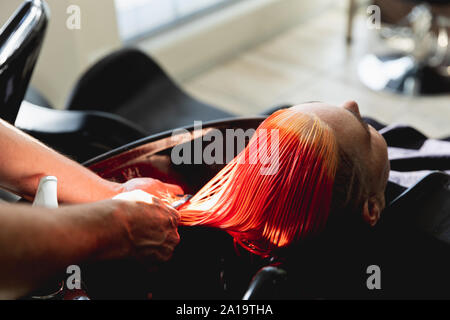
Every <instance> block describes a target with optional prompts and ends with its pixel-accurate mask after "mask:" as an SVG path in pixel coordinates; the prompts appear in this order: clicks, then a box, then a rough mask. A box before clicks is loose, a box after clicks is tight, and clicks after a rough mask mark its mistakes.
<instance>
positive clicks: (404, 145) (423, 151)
mask: <svg viewBox="0 0 450 320" xmlns="http://www.w3.org/2000/svg"><path fill="white" fill-rule="evenodd" d="M364 120H365V121H366V122H367V123H369V124H370V125H372V126H373V127H374V128H375V129H377V130H378V132H380V133H381V134H382V135H383V137H384V139H385V140H386V142H387V145H388V154H389V160H390V163H391V172H390V175H389V183H388V186H387V189H386V200H387V203H389V202H390V200H393V199H394V198H395V197H396V196H398V195H399V194H400V193H401V192H403V191H404V190H406V189H407V188H409V187H411V186H413V185H414V184H415V183H416V182H418V181H419V180H420V179H421V178H423V177H424V176H426V175H427V174H429V173H430V172H431V171H434V170H441V171H444V172H447V173H449V174H450V137H447V138H442V139H430V138H428V137H427V136H426V135H424V134H423V133H421V132H420V131H418V130H416V129H414V128H412V127H409V126H407V125H402V124H391V125H385V124H382V123H380V122H378V121H375V120H373V119H371V118H365V119H364Z"/></svg>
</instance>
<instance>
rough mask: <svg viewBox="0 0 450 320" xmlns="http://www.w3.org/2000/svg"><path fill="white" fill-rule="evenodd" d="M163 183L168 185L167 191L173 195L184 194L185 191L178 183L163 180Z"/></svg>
mask: <svg viewBox="0 0 450 320" xmlns="http://www.w3.org/2000/svg"><path fill="white" fill-rule="evenodd" d="M162 184H163V185H164V186H165V187H166V189H167V191H168V192H169V193H171V194H173V195H177V196H178V195H180V196H181V195H184V191H183V189H182V188H181V187H180V186H177V185H176V184H171V183H164V182H162Z"/></svg>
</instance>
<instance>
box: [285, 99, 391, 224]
mask: <svg viewBox="0 0 450 320" xmlns="http://www.w3.org/2000/svg"><path fill="white" fill-rule="evenodd" d="M292 108H293V109H295V110H297V111H299V112H302V113H307V114H311V115H314V116H317V117H319V118H320V119H321V120H322V121H323V122H325V123H326V124H327V125H328V126H329V127H330V128H331V129H332V130H333V132H334V136H335V137H336V140H337V143H338V149H339V163H338V169H337V172H336V177H335V183H334V187H333V203H332V208H331V211H332V213H333V211H343V212H341V213H342V214H353V215H357V217H356V218H357V219H358V218H359V216H361V217H362V218H363V220H364V221H366V222H367V223H369V224H370V225H371V226H373V225H375V224H376V222H377V221H378V219H379V218H380V214H381V211H382V210H383V209H384V206H385V199H384V191H385V188H386V183H387V180H388V176H389V170H390V167H389V161H388V156H387V146H386V142H385V140H384V138H383V137H382V136H381V134H380V133H378V131H377V130H375V129H374V128H373V127H372V126H370V125H368V124H367V123H365V122H364V121H363V120H362V118H361V114H360V112H359V108H358V104H357V103H356V102H354V101H348V102H346V103H344V104H343V105H342V106H341V107H336V106H332V105H329V104H326V103H321V102H311V103H304V104H300V105H297V106H294V107H292ZM335 214H337V212H336V213H335Z"/></svg>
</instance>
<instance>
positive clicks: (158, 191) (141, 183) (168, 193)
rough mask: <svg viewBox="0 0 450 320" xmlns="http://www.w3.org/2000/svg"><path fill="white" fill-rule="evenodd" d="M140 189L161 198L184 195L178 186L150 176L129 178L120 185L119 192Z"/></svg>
mask: <svg viewBox="0 0 450 320" xmlns="http://www.w3.org/2000/svg"><path fill="white" fill-rule="evenodd" d="M133 190H142V191H145V192H147V193H149V194H151V195H153V196H155V197H158V198H161V199H168V198H178V197H179V196H182V195H184V191H183V189H181V188H180V187H179V186H177V185H174V184H169V183H164V182H161V181H159V180H157V179H152V178H136V179H131V180H129V181H127V182H125V183H124V184H122V185H121V190H120V191H121V192H129V191H133Z"/></svg>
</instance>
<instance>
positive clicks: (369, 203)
mask: <svg viewBox="0 0 450 320" xmlns="http://www.w3.org/2000/svg"><path fill="white" fill-rule="evenodd" d="M381 210H382V208H381V202H380V201H379V200H378V199H377V198H376V197H370V198H368V199H367V200H366V201H365V202H364V205H363V213H362V214H363V219H364V221H365V222H367V223H368V224H370V225H371V226H372V227H373V226H374V225H375V224H376V223H377V221H378V219H380V215H381Z"/></svg>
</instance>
